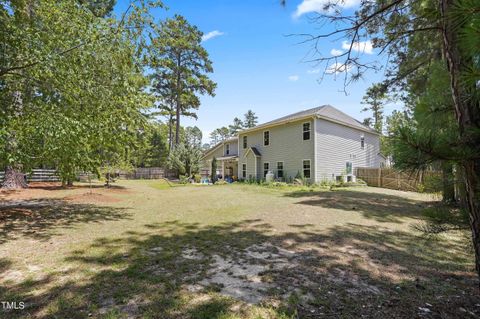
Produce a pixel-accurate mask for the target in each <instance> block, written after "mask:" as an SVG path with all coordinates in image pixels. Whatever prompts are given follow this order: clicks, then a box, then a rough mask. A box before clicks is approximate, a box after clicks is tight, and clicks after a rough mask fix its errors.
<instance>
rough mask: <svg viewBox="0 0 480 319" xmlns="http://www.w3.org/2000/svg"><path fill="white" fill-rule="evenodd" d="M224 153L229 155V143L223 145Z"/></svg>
mask: <svg viewBox="0 0 480 319" xmlns="http://www.w3.org/2000/svg"><path fill="white" fill-rule="evenodd" d="M225 155H230V144H226V145H225Z"/></svg>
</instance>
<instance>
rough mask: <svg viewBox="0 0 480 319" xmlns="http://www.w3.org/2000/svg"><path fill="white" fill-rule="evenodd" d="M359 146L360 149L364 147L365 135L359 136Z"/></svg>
mask: <svg viewBox="0 0 480 319" xmlns="http://www.w3.org/2000/svg"><path fill="white" fill-rule="evenodd" d="M360 147H361V148H362V150H363V149H364V148H365V137H363V136H360Z"/></svg>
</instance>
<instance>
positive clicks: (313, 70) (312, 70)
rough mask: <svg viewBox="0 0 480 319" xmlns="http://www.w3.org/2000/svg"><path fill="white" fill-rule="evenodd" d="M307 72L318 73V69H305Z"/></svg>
mask: <svg viewBox="0 0 480 319" xmlns="http://www.w3.org/2000/svg"><path fill="white" fill-rule="evenodd" d="M307 73H308V74H318V73H320V69H311V70H308V71H307Z"/></svg>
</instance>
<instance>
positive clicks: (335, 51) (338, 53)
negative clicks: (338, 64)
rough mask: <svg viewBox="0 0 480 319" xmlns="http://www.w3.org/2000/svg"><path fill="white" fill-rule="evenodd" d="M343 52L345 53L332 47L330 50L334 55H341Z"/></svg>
mask: <svg viewBox="0 0 480 319" xmlns="http://www.w3.org/2000/svg"><path fill="white" fill-rule="evenodd" d="M342 53H343V51H342V50H337V49H332V50H331V51H330V54H331V55H333V56H337V55H340V54H342Z"/></svg>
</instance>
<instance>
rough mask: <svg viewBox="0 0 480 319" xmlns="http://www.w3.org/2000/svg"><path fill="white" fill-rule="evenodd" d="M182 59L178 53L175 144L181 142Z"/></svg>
mask: <svg viewBox="0 0 480 319" xmlns="http://www.w3.org/2000/svg"><path fill="white" fill-rule="evenodd" d="M181 64H182V61H181V56H180V54H178V56H177V87H176V89H177V96H176V98H177V100H176V110H175V112H176V113H175V116H176V118H175V120H176V123H175V124H176V125H175V145H178V144H180V112H181V111H182V105H181V100H180V99H181V94H182V90H181V87H180V85H181V72H180V67H181Z"/></svg>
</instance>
